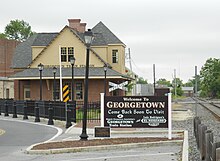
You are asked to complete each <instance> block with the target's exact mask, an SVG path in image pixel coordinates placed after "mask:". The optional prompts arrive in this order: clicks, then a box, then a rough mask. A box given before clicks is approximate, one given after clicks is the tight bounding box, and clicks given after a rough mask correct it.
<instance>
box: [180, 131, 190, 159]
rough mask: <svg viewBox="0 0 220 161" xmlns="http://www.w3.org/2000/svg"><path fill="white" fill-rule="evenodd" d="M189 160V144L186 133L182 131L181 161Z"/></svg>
mask: <svg viewBox="0 0 220 161" xmlns="http://www.w3.org/2000/svg"><path fill="white" fill-rule="evenodd" d="M188 160H189V142H188V131H187V130H186V131H184V139H183V150H182V161H188Z"/></svg>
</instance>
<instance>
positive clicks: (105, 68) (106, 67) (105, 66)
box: [104, 64, 108, 96]
mask: <svg viewBox="0 0 220 161" xmlns="http://www.w3.org/2000/svg"><path fill="white" fill-rule="evenodd" d="M107 69H108V66H107V64H105V65H104V73H105V79H104V94H105V96H106V73H107Z"/></svg>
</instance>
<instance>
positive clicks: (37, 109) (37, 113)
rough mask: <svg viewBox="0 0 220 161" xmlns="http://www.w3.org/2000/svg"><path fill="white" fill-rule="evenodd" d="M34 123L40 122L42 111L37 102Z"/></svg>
mask: <svg viewBox="0 0 220 161" xmlns="http://www.w3.org/2000/svg"><path fill="white" fill-rule="evenodd" d="M34 122H40V109H39V106H38V102H37V101H36V102H35V120H34Z"/></svg>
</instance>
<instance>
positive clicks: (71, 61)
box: [70, 56, 76, 101]
mask: <svg viewBox="0 0 220 161" xmlns="http://www.w3.org/2000/svg"><path fill="white" fill-rule="evenodd" d="M75 61H76V59H75V57H74V56H73V57H71V58H70V64H71V66H72V79H71V91H72V93H71V100H72V101H74V81H73V80H74V65H75Z"/></svg>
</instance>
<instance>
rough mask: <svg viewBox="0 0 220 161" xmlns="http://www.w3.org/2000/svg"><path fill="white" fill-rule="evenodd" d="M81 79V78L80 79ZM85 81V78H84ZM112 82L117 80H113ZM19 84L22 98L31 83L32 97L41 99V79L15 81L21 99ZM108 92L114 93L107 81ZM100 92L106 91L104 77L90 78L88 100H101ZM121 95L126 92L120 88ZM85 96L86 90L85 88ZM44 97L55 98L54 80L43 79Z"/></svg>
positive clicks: (46, 98) (16, 97) (17, 94)
mask: <svg viewBox="0 0 220 161" xmlns="http://www.w3.org/2000/svg"><path fill="white" fill-rule="evenodd" d="M70 81H71V80H67V81H65V80H63V83H64V82H70ZM78 81H79V80H78ZM82 81H83V80H82ZM112 82H117V81H114V80H112ZM19 84H20V99H21V100H22V99H24V90H23V89H24V87H25V86H27V85H29V86H30V91H31V92H30V93H31V99H33V100H39V99H40V81H39V80H31V81H29V80H28V81H25V80H23V81H20V83H18V81H15V99H19ZM83 85H84V81H83ZM106 92H107V93H106V94H107V95H112V92H111V93H109V92H108V81H107V83H106ZM100 93H104V80H103V79H99V80H98V79H95V80H89V91H88V101H99V100H100ZM118 94H119V95H124V94H125V92H124V91H122V90H118ZM83 96H84V90H83ZM42 99H43V100H53V80H48V82H46V80H43V81H42Z"/></svg>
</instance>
